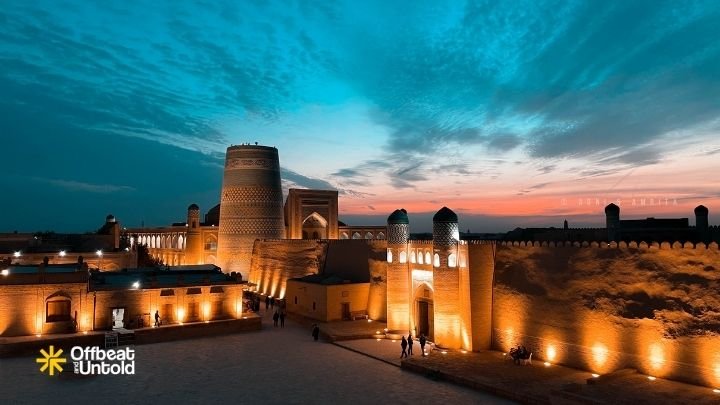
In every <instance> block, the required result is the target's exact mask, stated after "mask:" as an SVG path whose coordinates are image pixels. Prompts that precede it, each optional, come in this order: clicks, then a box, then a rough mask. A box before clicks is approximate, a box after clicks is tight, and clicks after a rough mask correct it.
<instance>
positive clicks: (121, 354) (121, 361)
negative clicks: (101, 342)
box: [70, 346, 135, 375]
mask: <svg viewBox="0 0 720 405" xmlns="http://www.w3.org/2000/svg"><path fill="white" fill-rule="evenodd" d="M70 357H71V358H72V360H73V366H74V370H73V371H74V372H75V374H82V375H119V374H125V375H132V374H135V350H134V349H131V348H129V347H125V348H122V349H115V350H103V349H101V348H99V347H85V348H83V347H80V346H75V347H73V348H72V350H70Z"/></svg>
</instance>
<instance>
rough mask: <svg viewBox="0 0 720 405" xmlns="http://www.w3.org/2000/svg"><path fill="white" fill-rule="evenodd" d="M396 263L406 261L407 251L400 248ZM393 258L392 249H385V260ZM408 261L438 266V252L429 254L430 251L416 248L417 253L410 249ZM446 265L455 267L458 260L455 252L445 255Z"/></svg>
mask: <svg viewBox="0 0 720 405" xmlns="http://www.w3.org/2000/svg"><path fill="white" fill-rule="evenodd" d="M398 256H399V257H398V263H407V253H406V252H405V251H404V250H401V251H400V253H399V254H398ZM393 260H394V257H393V252H392V249H388V250H387V262H388V263H392V262H393ZM410 263H417V264H432V265H433V267H440V255H439V254H438V253H435V254H433V255H432V256H431V255H430V251H429V250H426V251H425V252H424V253H423V251H422V250H418V252H417V254H416V253H415V250H411V251H410ZM447 264H448V267H457V265H458V260H457V255H456V254H455V253H450V254H449V255H448V257H447Z"/></svg>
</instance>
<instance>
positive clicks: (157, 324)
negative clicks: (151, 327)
mask: <svg viewBox="0 0 720 405" xmlns="http://www.w3.org/2000/svg"><path fill="white" fill-rule="evenodd" d="M158 326H160V312H158V311H155V327H158Z"/></svg>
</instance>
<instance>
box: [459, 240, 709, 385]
mask: <svg viewBox="0 0 720 405" xmlns="http://www.w3.org/2000/svg"><path fill="white" fill-rule="evenodd" d="M523 245H524V246H523ZM540 245H541V244H540ZM559 245H560V246H557V245H556V246H552V244H548V245H546V246H537V245H536V244H532V243H524V244H522V243H517V244H515V243H513V244H510V243H501V244H499V246H498V248H497V253H496V260H495V281H494V288H493V306H492V324H493V325H492V327H493V336H492V337H493V346H494V347H495V348H496V349H499V350H503V351H507V350H509V349H510V347H512V346H515V345H518V344H523V345H525V346H527V347H528V348H529V349H530V350H532V351H533V353H534V355H533V358H538V359H543V360H547V361H550V362H553V363H561V364H566V365H569V366H572V367H578V368H581V369H587V370H590V371H592V372H596V373H599V374H603V373H608V372H611V371H613V370H617V369H621V368H628V367H629V368H637V369H638V370H639V371H640V372H642V373H645V374H648V375H653V376H657V377H665V378H670V379H676V380H682V381H688V382H692V383H696V384H702V385H707V386H713V387H716V386H718V385H720V294H718V289H719V288H720V251H718V248H717V244H714V243H713V244H710V245H709V246H707V247H706V246H705V245H704V244H696V245H693V244H688V243H682V242H672V243H671V242H663V243H650V244H648V243H645V242H639V243H635V242H631V243H623V242H621V243H618V244H615V243H610V244H607V243H588V244H579V245H578V244H559ZM583 246H584V247H583ZM472 260H473V258H472V257H471V261H472ZM475 288H477V287H475Z"/></svg>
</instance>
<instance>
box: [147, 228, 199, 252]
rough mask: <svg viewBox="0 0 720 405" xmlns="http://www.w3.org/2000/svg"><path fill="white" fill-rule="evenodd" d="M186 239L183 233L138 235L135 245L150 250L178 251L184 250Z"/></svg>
mask: <svg viewBox="0 0 720 405" xmlns="http://www.w3.org/2000/svg"><path fill="white" fill-rule="evenodd" d="M186 241H187V238H186V235H185V233H180V232H172V233H160V234H139V235H138V236H137V243H138V244H139V245H145V246H147V247H148V248H150V249H179V250H185V244H186Z"/></svg>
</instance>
